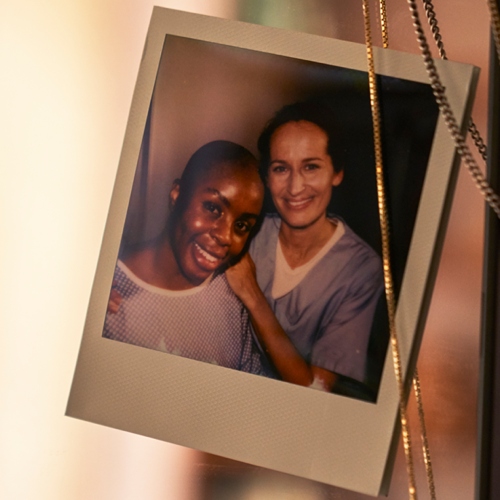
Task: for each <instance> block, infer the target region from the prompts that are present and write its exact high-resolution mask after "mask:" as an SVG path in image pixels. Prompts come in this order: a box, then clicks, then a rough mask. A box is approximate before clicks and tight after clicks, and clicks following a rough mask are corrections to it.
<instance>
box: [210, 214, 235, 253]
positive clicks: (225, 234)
mask: <svg viewBox="0 0 500 500" xmlns="http://www.w3.org/2000/svg"><path fill="white" fill-rule="evenodd" d="M231 227H232V224H231V221H229V220H228V219H227V218H226V217H221V218H220V219H218V220H217V221H216V222H215V224H214V226H213V228H212V231H211V233H210V234H211V235H212V238H214V240H215V241H216V242H217V243H218V244H219V245H221V246H229V245H230V244H231V238H232V231H231Z"/></svg>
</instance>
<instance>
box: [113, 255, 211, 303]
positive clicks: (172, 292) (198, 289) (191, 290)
mask: <svg viewBox="0 0 500 500" xmlns="http://www.w3.org/2000/svg"><path fill="white" fill-rule="evenodd" d="M117 266H118V267H119V268H120V269H121V270H122V271H123V272H124V273H125V274H126V275H127V277H128V278H129V279H130V281H132V282H134V283H135V284H136V285H138V286H140V287H141V288H144V289H145V290H147V291H148V292H151V293H155V294H157V295H165V296H169V297H182V296H186V295H194V294H195V293H198V292H201V291H202V290H203V289H204V288H205V287H206V286H207V285H208V283H209V282H210V279H211V278H212V276H210V277H209V278H207V279H206V280H205V281H204V282H203V283H202V284H201V285H198V286H195V287H193V288H188V289H186V290H168V289H166V288H160V287H157V286H155V285H150V284H149V283H147V282H146V281H144V280H142V279H141V278H139V276H137V275H136V274H134V273H133V271H132V270H131V269H129V268H128V267H127V265H126V264H125V263H124V262H123V261H122V260H118V262H117Z"/></svg>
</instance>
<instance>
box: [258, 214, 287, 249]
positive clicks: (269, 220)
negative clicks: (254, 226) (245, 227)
mask: <svg viewBox="0 0 500 500" xmlns="http://www.w3.org/2000/svg"><path fill="white" fill-rule="evenodd" d="M280 225H281V219H280V217H279V216H278V215H273V214H268V215H265V216H264V219H263V221H262V223H261V225H260V227H259V230H258V231H257V233H256V234H255V235H254V236H253V238H252V241H251V243H250V253H253V252H255V251H258V250H259V249H264V248H265V249H267V248H269V246H272V245H275V244H276V241H277V238H278V233H279V229H280Z"/></svg>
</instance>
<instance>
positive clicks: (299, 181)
mask: <svg viewBox="0 0 500 500" xmlns="http://www.w3.org/2000/svg"><path fill="white" fill-rule="evenodd" d="M303 188H304V179H303V177H302V174H301V173H300V172H293V171H292V172H290V175H289V177H288V192H289V193H290V194H291V195H296V194H299V193H300V192H301V191H302V189H303Z"/></svg>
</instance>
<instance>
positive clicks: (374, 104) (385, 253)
mask: <svg viewBox="0 0 500 500" xmlns="http://www.w3.org/2000/svg"><path fill="white" fill-rule="evenodd" d="M363 15H364V25H365V41H366V53H367V59H368V80H369V89H370V105H371V109H372V121H373V139H374V149H375V168H376V177H377V197H378V211H379V217H380V226H381V233H382V260H383V268H384V269H383V270H384V285H385V294H386V300H387V309H388V316H389V331H390V337H391V348H392V357H393V363H394V372H395V375H396V382H397V386H398V391H399V417H400V420H401V433H402V436H403V447H404V451H405V457H406V470H407V473H408V493H409V498H410V500H417V488H416V483H415V470H414V466H413V457H412V449H411V437H410V429H409V424H408V417H407V412H406V405H405V403H404V401H405V391H404V383H403V374H402V368H401V356H400V353H399V344H398V339H397V335H396V327H395V320H394V318H395V313H396V306H395V298H394V288H393V282H392V273H391V265H390V250H389V224H388V216H387V203H386V197H385V187H384V174H383V166H382V141H381V134H380V130H381V127H380V110H379V106H378V99H377V83H376V76H375V66H374V63H373V50H372V37H371V27H370V10H369V5H368V0H363Z"/></svg>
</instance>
